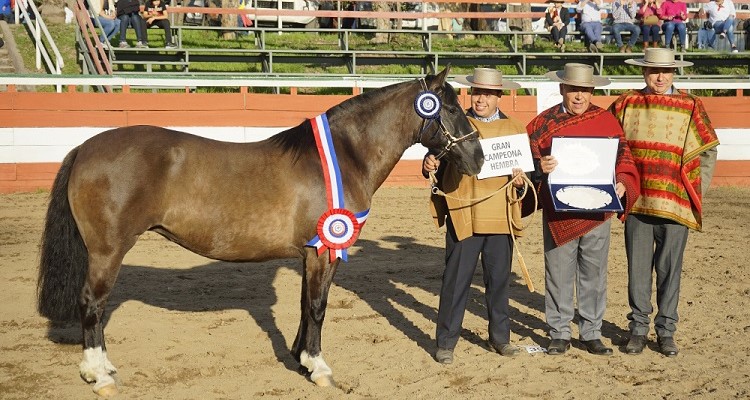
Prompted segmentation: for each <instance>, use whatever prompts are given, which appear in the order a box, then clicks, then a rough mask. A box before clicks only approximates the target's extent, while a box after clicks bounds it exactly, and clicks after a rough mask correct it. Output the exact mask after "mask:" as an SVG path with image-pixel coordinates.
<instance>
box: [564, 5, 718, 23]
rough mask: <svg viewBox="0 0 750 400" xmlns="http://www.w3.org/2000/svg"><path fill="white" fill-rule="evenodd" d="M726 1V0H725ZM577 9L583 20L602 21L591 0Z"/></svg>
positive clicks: (598, 9)
mask: <svg viewBox="0 0 750 400" xmlns="http://www.w3.org/2000/svg"><path fill="white" fill-rule="evenodd" d="M600 1H601V0H600ZM724 1H726V0H724ZM576 9H577V10H578V12H579V13H581V22H582V23H583V22H602V12H601V9H600V8H599V4H597V3H595V2H594V1H590V0H581V2H580V3H578V6H576Z"/></svg>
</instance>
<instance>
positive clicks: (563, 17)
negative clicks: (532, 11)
mask: <svg viewBox="0 0 750 400" xmlns="http://www.w3.org/2000/svg"><path fill="white" fill-rule="evenodd" d="M550 1H551V2H552V5H551V6H549V8H547V11H545V13H544V25H545V26H546V27H547V30H548V31H549V33H550V35H551V36H552V42H553V43H554V44H555V47H557V48H558V49H560V51H561V52H565V36H566V35H567V34H568V22H569V21H570V13H569V12H568V8H567V7H563V3H564V2H565V0H550Z"/></svg>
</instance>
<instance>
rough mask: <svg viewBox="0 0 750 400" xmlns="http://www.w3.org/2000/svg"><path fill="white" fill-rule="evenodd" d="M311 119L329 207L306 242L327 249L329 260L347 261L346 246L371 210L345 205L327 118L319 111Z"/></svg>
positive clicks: (353, 239) (318, 249) (357, 232)
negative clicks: (348, 207)
mask: <svg viewBox="0 0 750 400" xmlns="http://www.w3.org/2000/svg"><path fill="white" fill-rule="evenodd" d="M310 123H311V125H312V130H313V135H314V136H315V145H316V146H317V148H318V155H320V163H321V165H322V166H323V179H324V180H325V183H326V198H327V201H328V209H327V210H326V211H325V212H324V213H323V215H321V216H320V218H319V219H318V225H317V229H316V230H317V233H318V234H317V235H315V237H314V238H312V239H311V240H310V241H309V242H307V244H306V245H307V246H311V247H315V248H316V249H317V251H318V255H321V254H323V252H324V251H326V250H329V257H330V261H331V262H334V261H336V259H337V258H340V259H342V260H344V261H347V254H346V249H347V248H348V247H349V246H351V245H352V244H354V242H355V241H356V240H357V237H358V236H359V231H360V230H361V229H362V226H363V225H364V224H365V221H366V220H367V216H368V215H369V214H370V210H369V209H367V210H364V211H361V212H358V213H356V214H355V213H352V212H351V211H349V210H347V209H346V208H345V207H344V187H343V184H342V182H341V171H340V170H339V163H338V159H337V158H336V150H335V149H334V147H333V140H332V139H331V129H330V127H329V126H328V118H327V117H326V115H325V114H321V115H318V116H317V117H315V118H314V119H311V120H310Z"/></svg>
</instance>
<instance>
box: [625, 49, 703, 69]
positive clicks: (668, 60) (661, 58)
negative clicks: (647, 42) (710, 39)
mask: <svg viewBox="0 0 750 400" xmlns="http://www.w3.org/2000/svg"><path fill="white" fill-rule="evenodd" d="M625 63H626V64H630V65H638V66H641V67H655V68H678V67H689V66H691V65H693V63H691V62H690V61H680V60H675V59H674V51H673V50H672V49H665V48H653V49H644V54H643V58H640V59H634V58H629V59H627V60H625Z"/></svg>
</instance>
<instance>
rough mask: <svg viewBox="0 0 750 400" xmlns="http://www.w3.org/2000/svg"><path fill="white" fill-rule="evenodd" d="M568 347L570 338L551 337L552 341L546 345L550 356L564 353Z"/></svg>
mask: <svg viewBox="0 0 750 400" xmlns="http://www.w3.org/2000/svg"><path fill="white" fill-rule="evenodd" d="M569 348H570V340H565V339H552V341H551V342H550V343H549V346H547V354H549V355H551V356H558V355H560V354H565V352H566V351H568V349H569Z"/></svg>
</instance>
